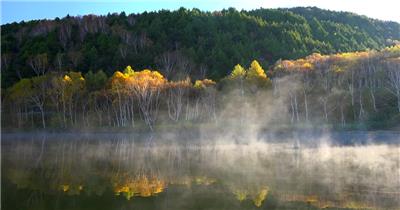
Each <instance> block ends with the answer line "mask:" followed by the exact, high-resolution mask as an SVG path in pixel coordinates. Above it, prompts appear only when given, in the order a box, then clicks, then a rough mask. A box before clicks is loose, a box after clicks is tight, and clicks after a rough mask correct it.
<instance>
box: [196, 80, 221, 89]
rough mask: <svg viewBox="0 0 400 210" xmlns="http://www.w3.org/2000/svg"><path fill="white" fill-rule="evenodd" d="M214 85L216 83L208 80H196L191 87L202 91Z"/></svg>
mask: <svg viewBox="0 0 400 210" xmlns="http://www.w3.org/2000/svg"><path fill="white" fill-rule="evenodd" d="M215 84H216V83H215V82H214V81H212V80H210V79H203V80H196V82H195V83H194V86H193V87H194V88H196V89H203V88H207V87H211V86H214V85H215Z"/></svg>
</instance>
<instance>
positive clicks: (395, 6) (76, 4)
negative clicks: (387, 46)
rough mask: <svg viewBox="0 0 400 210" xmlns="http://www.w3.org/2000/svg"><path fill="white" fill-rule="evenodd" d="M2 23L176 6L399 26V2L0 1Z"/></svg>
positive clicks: (236, 0) (246, 0)
mask: <svg viewBox="0 0 400 210" xmlns="http://www.w3.org/2000/svg"><path fill="white" fill-rule="evenodd" d="M0 1H1V24H5V23H11V22H20V21H22V20H25V21H27V20H35V19H54V18H56V17H65V16H66V15H67V14H69V15H71V16H76V15H86V14H97V15H105V14H107V13H114V12H122V11H125V13H127V14H130V13H140V12H144V11H157V10H160V9H170V10H175V9H178V8H179V7H186V8H199V9H201V10H206V11H214V10H221V9H224V8H228V7H235V8H236V9H238V10H241V9H246V10H250V9H257V8H261V7H262V8H282V7H284V8H287V7H297V6H316V7H319V8H323V9H329V10H335V11H349V12H353V13H357V14H360V15H366V16H368V17H371V18H376V19H380V20H390V21H396V22H399V23H400V12H399V11H400V10H399V8H400V0H241V1H239V0H83V1H81V0H69V1H67V0H46V1H38V0H0Z"/></svg>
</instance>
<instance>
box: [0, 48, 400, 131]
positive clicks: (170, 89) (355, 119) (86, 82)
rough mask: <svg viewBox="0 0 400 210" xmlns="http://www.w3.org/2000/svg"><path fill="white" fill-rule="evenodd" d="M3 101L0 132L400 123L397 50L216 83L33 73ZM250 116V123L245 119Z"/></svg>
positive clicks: (307, 61) (254, 67)
mask: <svg viewBox="0 0 400 210" xmlns="http://www.w3.org/2000/svg"><path fill="white" fill-rule="evenodd" d="M2 98H3V106H2V113H3V127H18V128H26V127H43V128H47V127H60V128H70V127H137V126H139V127H140V126H143V125H145V126H146V127H148V128H149V129H151V130H153V129H154V126H155V125H157V124H159V122H160V123H169V124H171V123H180V122H192V123H209V122H215V123H221V121H223V122H222V123H226V122H227V121H229V120H237V121H240V123H245V122H244V121H243V120H246V119H247V120H248V118H250V119H251V121H252V122H256V121H254V119H256V118H257V119H266V118H272V117H274V119H275V118H276V119H277V121H276V123H283V124H285V123H287V124H301V123H315V122H318V123H324V124H340V125H342V126H346V125H347V124H354V123H356V124H364V123H375V124H382V123H388V122H396V121H397V122H398V120H399V116H400V114H399V113H400V46H399V45H397V46H393V47H388V48H385V49H383V50H381V51H363V52H353V53H339V54H332V55H321V54H316V53H315V54H312V55H309V56H307V57H305V58H302V59H297V60H278V61H277V62H276V63H275V64H274V65H273V67H271V68H270V69H269V70H268V71H265V70H264V69H263V67H262V66H261V65H260V63H259V62H258V61H256V60H254V61H253V62H252V63H251V64H250V66H249V67H248V68H244V67H242V66H241V65H240V64H237V65H236V66H234V67H233V69H232V70H231V73H230V74H228V75H227V76H225V77H224V78H223V79H221V80H219V81H218V82H215V81H213V80H210V79H202V80H192V79H191V78H190V77H186V78H184V79H181V80H168V79H167V78H165V76H163V75H162V74H161V73H160V72H159V71H157V70H149V69H144V70H141V71H135V70H134V69H132V67H131V66H127V67H126V68H125V69H124V70H123V71H115V72H114V74H113V75H112V76H111V77H107V75H106V73H104V72H103V71H98V72H95V73H94V72H92V71H89V72H88V73H86V74H83V73H81V72H76V71H68V72H52V71H48V72H45V71H37V75H36V76H34V77H31V78H24V79H21V80H20V81H18V82H17V83H15V84H14V85H13V86H11V87H10V88H8V89H6V90H5V91H3V94H2ZM278 102H280V104H279V103H278ZM271 104H273V105H271ZM228 107H231V108H228ZM227 110H229V111H227ZM271 110H272V111H271ZM227 112H229V113H227ZM251 112H255V113H256V116H255V117H249V116H250V115H249V113H251ZM267 112H276V113H272V114H273V115H275V116H273V115H271V113H267ZM228 115H231V116H232V117H231V118H228V117H227V116H228ZM271 116H272V117H271ZM277 116H279V117H278V118H277Z"/></svg>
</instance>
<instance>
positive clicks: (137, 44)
mask: <svg viewBox="0 0 400 210" xmlns="http://www.w3.org/2000/svg"><path fill="white" fill-rule="evenodd" d="M1 35H2V38H1V39H2V40H1V41H2V46H1V49H2V55H1V56H2V87H9V86H10V85H12V84H13V83H15V81H17V80H18V79H19V77H22V78H24V77H31V76H33V75H35V71H36V72H37V71H68V70H71V69H72V70H78V71H81V72H84V73H85V72H88V71H89V70H92V71H98V70H100V69H102V70H104V71H105V72H106V73H107V74H108V75H111V74H112V73H113V72H114V71H115V70H117V69H121V68H123V67H124V66H126V65H132V66H133V67H134V68H137V69H142V68H153V69H155V68H157V69H159V70H160V71H161V72H162V73H163V74H164V75H166V76H167V77H168V78H170V79H174V78H181V77H185V76H186V75H190V76H191V77H192V78H201V77H204V76H207V77H210V78H212V79H217V80H218V79H220V78H222V77H223V76H225V75H227V73H228V72H229V71H230V69H231V67H232V66H234V65H235V64H237V63H242V64H245V65H247V63H246V62H249V61H251V60H253V59H257V60H259V61H260V63H261V64H262V65H264V66H267V65H270V64H273V63H275V61H276V60H278V59H281V58H282V59H295V58H299V57H302V56H306V55H308V54H311V53H313V52H319V53H324V54H328V53H336V52H344V51H358V50H365V49H367V48H369V49H380V48H383V47H384V46H386V45H388V44H391V42H393V41H392V40H400V25H399V24H398V23H395V22H383V21H379V20H374V19H369V18H367V17H364V16H358V15H355V14H352V13H343V12H332V11H328V10H321V9H318V8H292V9H258V10H253V11H237V10H235V9H233V8H230V9H227V10H222V11H216V12H202V11H200V10H198V9H193V10H187V9H184V8H181V9H179V10H177V11H167V10H161V11H158V12H150V13H147V12H145V13H141V14H130V15H126V14H125V13H121V14H109V15H107V16H94V15H87V16H83V17H69V16H67V17H64V18H62V19H58V18H57V19H55V20H39V21H29V22H21V23H13V24H6V25H3V26H2V30H1ZM116 68H117V69H116Z"/></svg>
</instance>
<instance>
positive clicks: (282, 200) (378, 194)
mask: <svg viewBox="0 0 400 210" xmlns="http://www.w3.org/2000/svg"><path fill="white" fill-rule="evenodd" d="M335 135H336V136H335ZM365 135H369V136H370V138H373V139H370V140H369V142H368V143H364V144H353V143H351V144H344V143H343V142H342V143H340V142H336V143H335V141H334V139H335V138H338V136H339V137H342V139H343V138H344V137H347V139H353V140H354V142H357V139H364V138H363V137H365V136H363V135H361V134H357V133H356V134H354V133H337V134H332V135H325V134H321V135H314V134H313V135H311V134H310V135H309V136H310V138H311V137H312V136H313V138H314V139H312V142H319V143H314V144H309V143H307V142H306V141H305V140H304V139H295V138H294V137H293V136H296V133H293V134H292V135H286V136H285V135H283V136H282V135H281V136H277V135H276V136H275V138H274V139H273V138H272V135H267V134H265V135H261V134H260V135H259V137H251V138H254V139H249V140H246V141H241V142H240V141H234V140H233V139H228V138H226V139H222V138H221V137H220V136H218V135H216V137H215V138H214V139H213V138H211V137H210V135H208V136H209V137H210V138H209V139H202V137H197V138H195V137H194V136H193V134H185V132H182V133H181V134H176V133H155V134H142V135H122V134H117V135H111V134H103V135H101V134H87V135H74V134H63V135H59V134H43V135H30V136H27V135H25V136H24V135H23V136H18V135H11V134H10V135H7V134H3V136H2V137H3V141H2V147H3V149H2V151H3V152H2V160H3V166H2V168H3V170H2V183H3V184H2V191H3V192H7V193H6V194H5V193H2V206H3V207H4V209H26V208H27V207H31V209H55V208H58V209H87V208H89V209H91V208H93V209H130V208H133V209H214V208H217V209H258V208H265V209H318V208H334V209H399V206H400V200H399V196H400V191H399V189H400V180H399V177H400V176H399V175H400V167H399V166H400V147H399V142H398V139H397V141H396V136H397V137H398V134H396V133H389V132H387V133H367V134H365ZM203 136H204V135H203ZM297 136H306V135H304V134H301V133H300V134H297ZM382 136H383V137H382ZM388 136H392V138H393V139H394V140H393V141H392V143H391V144H387V143H385V144H383V143H379V141H378V142H374V139H379V138H387V137H388ZM316 140H318V141H316ZM296 142H297V143H296ZM99 204H101V205H99ZM85 206H86V207H87V208H85Z"/></svg>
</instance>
